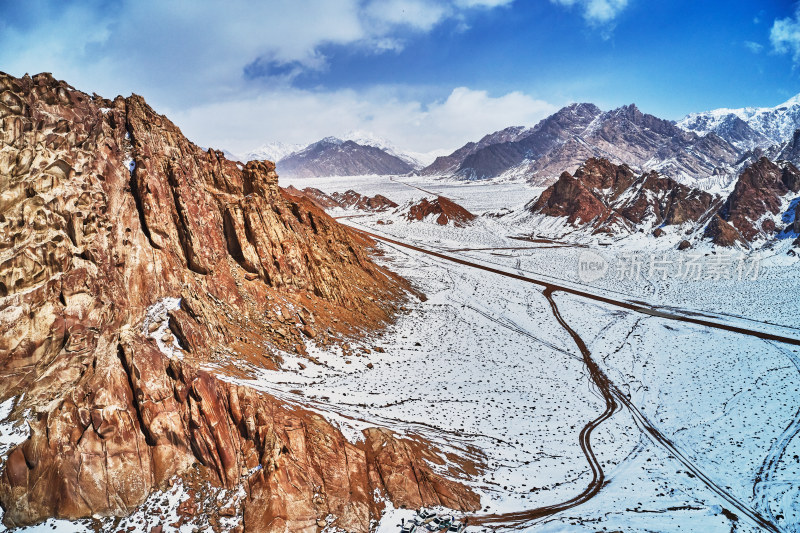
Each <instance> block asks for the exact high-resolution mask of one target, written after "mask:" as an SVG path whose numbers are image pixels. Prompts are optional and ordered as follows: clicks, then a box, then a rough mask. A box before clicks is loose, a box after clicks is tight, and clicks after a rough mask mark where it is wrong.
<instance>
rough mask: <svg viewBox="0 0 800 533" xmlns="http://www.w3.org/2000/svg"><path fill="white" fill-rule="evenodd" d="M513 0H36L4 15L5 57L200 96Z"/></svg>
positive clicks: (97, 85) (12, 66) (155, 97)
mask: <svg viewBox="0 0 800 533" xmlns="http://www.w3.org/2000/svg"><path fill="white" fill-rule="evenodd" d="M511 1H512V0H368V1H366V2H365V1H364V0H271V1H269V2H252V1H248V0H228V1H227V2H225V5H224V6H221V5H220V4H219V3H218V2H213V1H211V0H174V1H168V2H165V1H163V0H136V1H128V2H122V3H120V4H119V5H117V6H115V8H114V9H108V6H106V5H104V4H103V3H102V1H101V0H88V1H86V2H80V3H72V2H70V3H66V2H61V0H31V4H30V10H31V13H33V11H36V12H37V14H39V15H40V16H38V18H37V20H36V23H35V24H34V25H25V24H22V25H20V28H17V27H14V26H13V21H3V22H4V24H3V25H2V26H3V31H1V32H0V65H2V68H3V70H6V71H8V72H10V73H12V74H15V75H22V74H23V73H25V72H30V73H34V72H41V71H49V72H53V73H54V75H56V76H57V77H59V78H62V79H66V80H69V81H70V83H72V84H74V85H75V86H77V87H79V88H83V89H85V90H88V91H90V92H91V91H97V92H98V93H101V94H105V95H111V96H113V95H116V94H128V93H130V92H131V91H134V92H139V93H141V94H144V95H146V96H147V97H148V98H149V99H150V100H152V101H155V102H158V103H166V104H169V105H171V106H175V105H178V104H181V103H188V104H191V105H197V104H199V103H203V102H209V101H212V100H215V99H219V98H230V97H233V96H235V95H238V94H240V93H241V92H242V91H245V90H248V89H253V87H251V86H250V85H249V84H248V83H247V80H246V79H245V77H244V75H243V72H244V69H245V67H246V66H248V65H251V64H253V63H254V62H261V64H263V65H267V66H270V65H278V66H280V65H291V66H292V68H293V69H294V71H295V74H296V73H297V71H299V70H303V69H306V70H307V69H312V70H313V69H323V68H325V67H326V65H327V58H326V57H325V56H324V54H323V53H322V52H321V50H322V49H323V47H324V46H325V45H330V44H335V45H348V46H356V47H361V49H362V50H368V51H369V52H370V53H384V52H388V51H397V50H399V49H402V47H403V46H404V42H405V41H404V37H405V36H406V34H407V33H408V32H409V31H411V32H428V31H430V30H431V29H432V28H434V27H435V26H437V25H439V24H442V23H444V22H446V21H448V20H451V21H453V22H455V23H456V24H462V19H463V17H465V16H466V14H467V13H468V12H469V11H470V10H473V11H474V10H481V9H491V8H494V7H497V6H501V5H505V4H509V3H510V2H511ZM21 28H23V29H21ZM277 78H278V79H276V80H275V81H280V76H277ZM285 78H291V75H287V76H285Z"/></svg>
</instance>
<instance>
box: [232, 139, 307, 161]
mask: <svg viewBox="0 0 800 533" xmlns="http://www.w3.org/2000/svg"><path fill="white" fill-rule="evenodd" d="M304 147H305V146H304V145H302V144H290V143H283V142H280V141H277V142H271V143H267V144H264V145H261V146H259V147H258V148H256V149H255V150H252V151H250V152H248V153H246V154H244V155H243V156H241V158H240V159H243V160H244V161H251V160H254V159H257V160H259V161H261V160H264V159H267V160H269V161H272V162H273V163H277V162H278V161H280V160H281V159H283V158H284V157H286V156H288V155H291V154H293V153H295V152H297V151H299V150H302V149H303V148H304Z"/></svg>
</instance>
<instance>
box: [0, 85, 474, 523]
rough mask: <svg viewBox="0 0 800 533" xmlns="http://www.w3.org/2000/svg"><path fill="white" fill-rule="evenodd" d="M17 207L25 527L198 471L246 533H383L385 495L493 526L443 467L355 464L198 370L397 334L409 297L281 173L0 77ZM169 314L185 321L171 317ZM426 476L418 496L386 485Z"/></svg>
mask: <svg viewBox="0 0 800 533" xmlns="http://www.w3.org/2000/svg"><path fill="white" fill-rule="evenodd" d="M0 191H2V193H0V235H2V239H0V373H2V378H3V379H2V380H0V399H3V400H5V399H7V398H12V397H15V398H16V400H15V402H16V403H15V406H14V410H13V413H12V416H13V417H16V418H24V419H27V420H28V422H29V423H30V437H29V438H28V440H26V441H25V442H24V443H23V444H22V445H20V446H18V447H17V448H15V449H13V450H12V451H11V453H10V454H9V456H8V458H7V460H6V461H5V462H4V464H3V466H2V474H1V475H0V502H2V506H3V508H4V509H5V515H4V522H5V523H6V525H8V526H19V525H25V524H31V523H35V522H37V521H40V520H42V519H45V518H47V517H50V516H57V517H64V518H73V519H74V518H79V517H88V516H92V515H100V516H113V515H117V516H118V515H125V514H128V513H130V512H131V511H132V510H133V509H135V508H136V507H137V506H139V505H140V504H142V502H143V501H144V500H145V498H146V497H147V496H148V495H149V494H150V493H151V492H153V491H154V490H156V489H158V488H163V487H164V486H165V484H167V483H168V482H170V480H172V479H173V478H174V477H175V476H182V475H185V474H187V472H190V471H191V472H198V471H199V472H200V474H201V475H202V477H203V479H205V480H206V481H207V482H208V483H210V484H211V485H213V486H217V487H226V488H234V487H236V486H238V485H239V484H243V485H244V487H245V489H246V494H247V496H246V498H245V501H244V503H243V504H242V507H241V508H240V509H237V510H236V511H235V512H236V513H239V514H240V516H241V517H243V525H244V529H245V530H246V531H259V532H260V531H286V530H289V531H301V530H302V531H315V530H317V529H318V525H317V524H318V520H319V519H321V518H324V517H326V516H328V515H329V514H331V515H333V516H334V517H335V519H336V521H335V523H334V525H335V526H336V527H340V528H342V529H345V530H349V531H367V529H368V525H369V520H370V519H373V518H376V516H377V513H378V510H379V507H380V504H379V503H376V502H375V501H374V499H373V498H374V493H375V491H378V492H379V493H381V494H383V495H385V496H387V497H389V498H390V499H392V500H395V501H400V502H408V503H409V504H413V505H416V504H424V505H431V504H438V503H444V504H447V505H451V506H454V507H459V508H463V509H474V508H477V507H478V505H479V502H478V498H477V497H476V496H475V495H474V494H473V493H472V492H470V491H469V490H468V489H466V488H464V487H463V486H461V485H459V484H457V483H455V482H452V481H448V480H446V479H444V478H443V477H441V476H440V475H437V474H435V473H434V472H433V471H432V470H431V468H430V467H429V466H428V464H427V462H426V461H425V460H423V458H424V457H425V454H432V453H433V451H432V450H427V451H424V450H421V449H420V447H418V446H412V445H411V444H410V441H407V440H406V439H399V438H397V437H395V436H394V435H392V434H391V433H388V432H386V431H385V430H382V431H378V430H375V431H374V432H368V433H367V434H366V435H365V442H364V443H362V444H359V445H355V444H352V443H349V442H347V441H346V440H345V438H344V437H343V436H342V434H341V433H340V432H339V431H338V430H337V429H336V428H334V427H333V426H332V425H331V424H329V423H328V422H327V421H325V420H324V419H323V418H322V417H320V416H319V415H316V414H313V413H310V412H308V411H305V410H303V409H302V408H300V407H297V406H289V405H285V404H283V403H282V402H279V401H277V400H276V399H274V398H272V397H270V396H269V395H266V394H262V393H258V392H255V391H254V390H252V389H250V388H247V387H245V386H241V385H235V384H231V383H230V382H228V381H229V380H228V381H222V380H221V379H219V378H218V376H217V374H212V373H210V372H208V371H203V370H198V368H199V365H202V364H212V365H213V367H214V368H219V369H222V370H219V371H218V372H220V373H224V372H226V371H227V372H228V373H229V374H230V375H231V376H236V375H239V376H240V375H242V371H241V370H237V369H241V368H242V367H247V365H256V366H269V367H276V366H277V365H279V364H280V352H281V351H282V350H295V351H299V352H301V353H302V352H303V351H304V348H303V342H302V339H303V338H304V337H307V336H313V337H314V338H315V341H317V342H320V343H323V344H325V343H328V342H331V341H332V340H333V339H335V338H337V337H340V336H343V335H347V334H349V333H351V332H355V331H358V330H362V329H363V328H374V327H379V326H380V325H382V324H384V323H385V322H386V321H387V320H389V319H390V318H391V316H392V313H393V311H394V307H393V305H394V302H398V301H400V300H401V299H402V298H403V297H404V292H403V287H404V283H403V282H402V281H401V280H399V279H398V278H396V277H395V276H394V275H392V274H391V273H390V272H388V271H386V270H384V269H382V268H380V267H378V266H376V265H375V264H374V263H373V262H371V260H370V259H369V257H368V256H367V254H366V253H365V251H364V248H365V246H369V245H370V244H371V243H370V242H368V241H365V240H364V238H363V237H360V236H357V235H355V234H353V233H351V232H349V231H348V230H347V229H346V228H345V227H343V226H340V225H339V224H337V223H336V222H335V221H333V220H332V219H331V218H330V217H329V216H327V215H326V214H325V213H324V212H323V211H321V210H320V209H319V208H318V207H316V206H315V205H314V204H313V203H312V202H310V201H309V200H307V199H305V198H298V197H296V196H291V195H289V194H284V193H283V192H282V191H281V190H280V189H279V188H278V184H277V175H276V174H275V172H274V166H273V165H272V164H271V163H265V162H250V163H248V164H247V165H246V166H243V165H241V164H237V163H234V162H231V161H227V160H226V159H225V158H224V157H222V154H221V152H217V151H213V150H208V151H202V150H200V149H199V148H198V147H196V146H195V145H193V144H192V143H190V142H189V141H188V140H187V139H186V138H185V137H184V136H183V135H182V134H181V132H180V130H179V129H178V128H177V127H176V126H174V125H173V124H172V123H171V122H170V121H169V120H167V119H166V118H165V117H163V116H159V115H157V114H156V113H155V112H154V111H153V110H152V109H151V108H150V107H149V106H147V104H146V103H145V102H144V100H143V99H142V98H141V97H139V96H135V95H134V96H131V97H130V98H122V97H117V98H116V99H115V100H113V101H110V100H105V99H102V98H100V97H97V96H89V95H87V94H84V93H81V92H79V91H77V90H75V89H73V88H72V87H70V86H69V85H67V84H66V83H64V82H59V81H56V80H54V79H53V78H52V77H51V76H50V75H47V74H40V75H38V76H35V77H33V78H31V77H28V76H26V77H24V78H21V79H16V78H13V77H11V76H8V75H5V74H2V73H0ZM167 298H180V305H179V308H178V307H177V306H173V307H172V310H171V311H169V312H167V310H166V309H162V312H161V316H154V314H156V315H157V314H158V313H155V311H154V310H156V309H158V306H156V305H155V304H159V302H162V303H163V302H165V301H166V300H165V299H167ZM175 301H177V300H175ZM154 306H155V307H154ZM148 311H149V314H148ZM164 322H166V323H168V329H169V333H166V334H165V333H161V334H159V338H154V337H153V335H154V332H155V331H159V330H158V329H157V326H158V324H159V323H161V324H163V323H164ZM161 335H163V336H164V339H166V341H169V342H172V340H171V339H172V336H173V335H174V336H175V338H176V339H177V341H176V342H177V343H178V344H179V345H180V349H175V350H174V351H171V350H165V351H162V350H161V349H160V348H159V343H162V345H163V343H164V342H166V341H165V340H164V339H161ZM23 393H24V395H23ZM376 443H380V445H378V444H376ZM376 446H377V447H378V448H379V449H380V450H383V449H385V448H391V449H392V450H395V452H394V453H392V454H388V455H387V454H386V453H376ZM409 468H410V469H412V470H413V471H414V472H415V474H416V475H417V479H419V480H422V481H420V482H419V483H417V484H412V485H413V486H412V485H409V484H408V483H407V482H403V481H402V480H401V479H400V478H398V477H396V476H391V475H383V474H384V473H385V472H400V471H403V469H409ZM375 471H380V472H381V475H373V472H375ZM409 491H410V492H411V493H409Z"/></svg>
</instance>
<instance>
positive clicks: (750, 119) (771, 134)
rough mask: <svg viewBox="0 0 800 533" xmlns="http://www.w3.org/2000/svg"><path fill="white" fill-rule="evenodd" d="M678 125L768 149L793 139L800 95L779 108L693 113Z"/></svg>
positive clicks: (798, 122)
mask: <svg viewBox="0 0 800 533" xmlns="http://www.w3.org/2000/svg"><path fill="white" fill-rule="evenodd" d="M677 126H678V127H680V128H682V129H684V130H686V131H693V132H695V133H697V134H699V135H707V134H709V133H712V132H713V133H716V134H717V135H719V136H720V137H722V138H723V139H725V140H726V141H728V142H729V143H731V144H732V145H734V146H736V147H737V148H738V149H739V150H742V151H747V150H753V149H755V148H768V147H770V146H772V145H775V144H779V143H782V142H785V141H786V140H787V139H789V138H791V137H792V135H793V134H794V131H795V130H796V129H797V128H798V126H800V95H797V96H795V97H794V98H792V99H790V100H788V101H786V102H784V103H783V104H781V105H778V106H775V107H744V108H741V109H715V110H714V111H706V112H703V113H692V114H690V115H687V116H686V117H685V118H683V119H682V120H680V121H678V123H677Z"/></svg>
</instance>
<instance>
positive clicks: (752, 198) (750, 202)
mask: <svg viewBox="0 0 800 533" xmlns="http://www.w3.org/2000/svg"><path fill="white" fill-rule="evenodd" d="M798 192H800V171H798V169H797V168H796V167H795V166H794V165H792V164H791V163H782V164H776V163H773V162H772V161H770V160H769V159H767V158H766V157H762V158H761V159H759V160H758V161H756V162H755V163H754V164H752V165H750V166H749V167H748V168H747V169H745V171H744V172H742V174H741V175H740V176H739V179H738V180H737V182H736V186H735V187H734V189H733V192H732V193H731V194H730V195H729V196H728V199H727V200H726V201H725V205H724V206H723V207H722V209H721V210H720V218H721V220H724V221H725V222H727V223H728V224H729V225H731V226H732V227H733V228H734V229H735V231H736V232H737V233H738V234H739V235H740V236H741V238H742V239H743V240H744V241H746V242H753V241H755V240H756V239H759V238H769V237H771V236H772V235H773V234H774V233H775V231H776V229H777V227H776V225H775V221H774V220H773V219H774V218H775V217H777V216H778V215H780V214H781V210H782V208H783V206H784V202H785V201H786V199H787V197H788V196H789V195H790V193H791V194H796V193H798ZM711 230H714V231H710V232H709V235H710V236H711V237H712V239H713V240H714V242H715V243H716V244H719V245H721V246H730V244H729V243H730V242H731V240H730V238H728V236H727V234H729V233H730V232H729V231H727V232H720V231H718V228H711Z"/></svg>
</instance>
